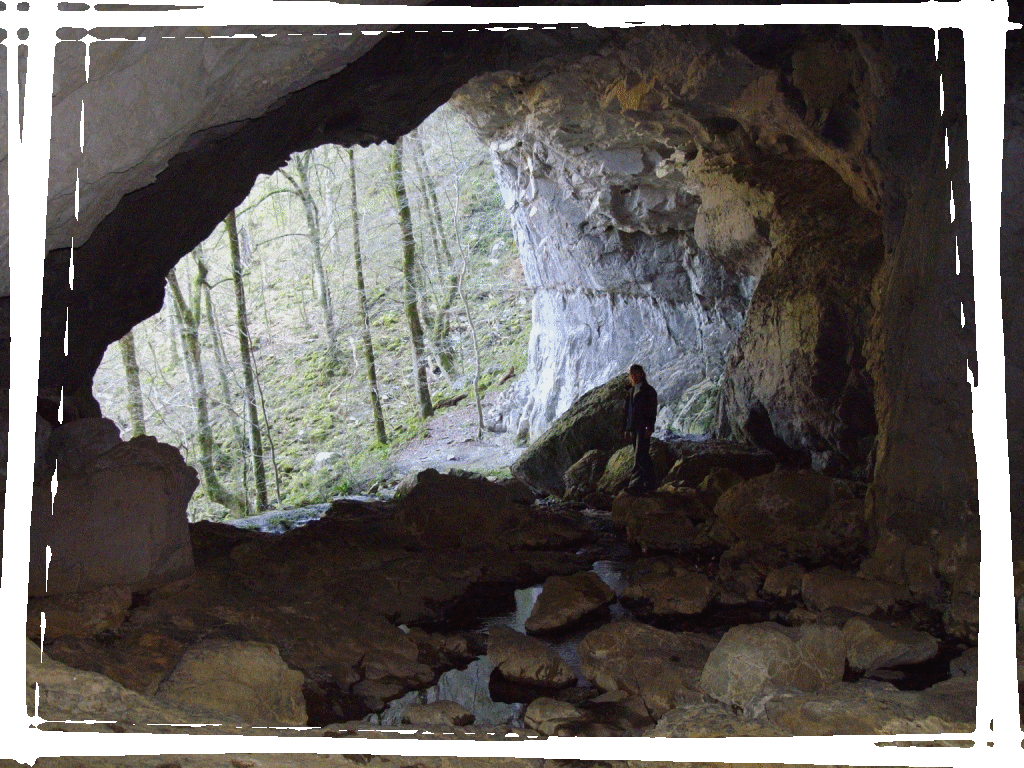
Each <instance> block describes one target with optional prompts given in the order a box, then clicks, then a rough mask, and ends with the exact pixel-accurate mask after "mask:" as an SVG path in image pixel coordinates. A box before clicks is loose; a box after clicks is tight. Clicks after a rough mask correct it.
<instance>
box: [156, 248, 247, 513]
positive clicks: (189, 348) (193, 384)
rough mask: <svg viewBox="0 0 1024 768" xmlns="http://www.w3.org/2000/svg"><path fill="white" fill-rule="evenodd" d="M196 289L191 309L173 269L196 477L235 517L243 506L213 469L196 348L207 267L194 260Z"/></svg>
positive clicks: (171, 276)
mask: <svg viewBox="0 0 1024 768" xmlns="http://www.w3.org/2000/svg"><path fill="white" fill-rule="evenodd" d="M196 266H197V267H198V271H197V274H196V285H195V290H194V292H193V295H192V306H189V304H188V302H187V301H186V300H185V296H184V295H183V294H182V292H181V288H180V287H179V286H178V279H177V276H176V275H175V272H174V269H173V268H172V269H171V271H170V272H169V273H168V274H167V286H168V288H170V290H171V296H172V298H173V299H174V306H175V310H176V311H177V313H178V324H179V327H180V329H181V346H182V351H183V353H184V354H183V357H184V359H185V368H186V370H187V372H188V381H189V387H190V389H191V390H192V400H193V402H194V403H195V406H196V411H195V413H196V431H197V432H198V438H199V474H200V477H202V480H203V488H204V490H205V491H206V496H207V498H209V499H210V501H213V502H215V503H217V504H220V505H222V506H224V507H227V508H228V510H229V511H230V512H232V513H234V514H236V515H242V514H244V513H245V504H244V502H243V501H242V500H241V499H239V498H238V497H237V496H236V495H235V494H233V493H231V492H230V491H229V490H227V489H226V488H225V487H224V486H223V485H221V482H220V479H219V478H218V477H217V472H216V470H215V468H214V466H213V445H214V443H213V427H212V426H211V425H210V409H209V394H208V392H207V389H206V380H205V378H204V377H203V364H202V347H201V346H200V344H199V317H200V316H201V314H202V312H201V310H202V300H203V299H202V296H203V294H202V291H201V290H200V286H201V285H202V283H203V281H204V280H205V279H206V265H205V264H204V263H203V261H202V259H201V258H199V257H198V256H197V258H196Z"/></svg>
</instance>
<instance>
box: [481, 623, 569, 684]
mask: <svg viewBox="0 0 1024 768" xmlns="http://www.w3.org/2000/svg"><path fill="white" fill-rule="evenodd" d="M487 658H489V659H490V661H491V663H492V664H493V665H494V668H495V669H496V670H498V672H499V673H500V674H501V675H502V676H503V677H504V678H505V679H506V680H509V681H511V682H514V683H523V684H526V685H533V686H537V687H539V688H565V687H567V686H570V685H574V684H575V683H576V673H575V672H573V671H572V669H571V668H570V667H569V665H568V664H566V663H565V661H563V660H562V657H561V656H559V655H558V654H557V653H555V652H554V651H553V650H552V649H551V648H550V647H549V646H548V645H547V644H546V643H544V642H542V641H540V640H537V639H535V638H532V637H527V636H526V635H524V634H522V633H520V632H516V631H515V630H512V629H509V628H507V627H495V628H494V629H492V630H491V631H490V634H489V637H488V641H487Z"/></svg>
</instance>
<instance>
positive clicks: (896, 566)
mask: <svg viewBox="0 0 1024 768" xmlns="http://www.w3.org/2000/svg"><path fill="white" fill-rule="evenodd" d="M936 559H937V554H936V553H935V552H934V551H933V550H932V549H931V548H930V547H925V546H922V545H914V544H911V543H910V541H909V540H908V539H907V537H906V536H904V535H902V534H899V533H896V532H894V531H891V530H889V529H884V530H882V531H881V532H880V533H879V535H878V541H877V542H876V543H875V549H874V551H873V552H872V554H871V556H870V557H868V558H866V559H865V560H864V561H863V562H862V563H861V567H860V571H859V572H858V575H859V576H862V577H864V578H866V579H878V580H880V581H887V582H889V583H891V584H894V585H896V586H897V587H900V588H903V589H906V590H907V591H909V592H910V594H911V595H915V596H925V597H928V596H935V595H937V594H938V593H939V592H940V590H941V586H942V585H941V582H940V581H939V578H938V576H937V575H936V569H937V562H936Z"/></svg>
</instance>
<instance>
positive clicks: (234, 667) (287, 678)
mask: <svg viewBox="0 0 1024 768" xmlns="http://www.w3.org/2000/svg"><path fill="white" fill-rule="evenodd" d="M304 680H305V678H304V676H303V674H302V673H301V672H299V671H297V670H294V669H291V668H290V667H289V666H288V665H287V664H285V663H284V661H283V660H282V659H281V654H280V652H279V651H278V649H277V648H276V647H275V646H273V645H270V644H269V643H256V642H236V641H230V640H207V641H203V642H201V643H199V644H197V645H194V646H192V647H191V648H189V649H188V650H187V651H186V652H185V655H184V656H182V658H181V661H179V662H178V665H177V666H176V667H175V668H174V671H173V672H171V674H170V676H169V677H168V678H167V679H166V680H165V681H164V682H163V683H162V684H161V685H160V688H159V689H158V690H157V697H158V698H160V699H162V700H163V701H167V702H170V703H173V704H176V705H179V706H183V707H195V708H203V709H207V710H211V711H214V712H218V713H222V714H224V715H226V716H228V717H231V718H237V719H239V720H241V721H243V722H245V723H248V724H250V725H278V726H279V725H305V724H306V705H305V702H304V699H303V696H302V684H303V681H304Z"/></svg>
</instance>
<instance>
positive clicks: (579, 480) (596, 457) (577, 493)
mask: <svg viewBox="0 0 1024 768" xmlns="http://www.w3.org/2000/svg"><path fill="white" fill-rule="evenodd" d="M609 455H610V454H609V453H608V451H602V450H601V449H599V448H595V449H593V450H591V451H587V452H586V453H585V454H583V456H582V457H581V458H580V460H579V461H577V462H576V463H575V464H573V465H572V466H571V467H569V468H568V469H567V470H565V475H564V476H563V478H562V481H563V483H564V485H565V494H564V498H566V499H569V500H574V501H579V500H582V499H583V498H584V497H586V496H587V494H590V493H593V492H594V491H596V490H597V483H598V481H600V479H601V475H603V474H604V468H605V466H606V465H607V464H608V457H609Z"/></svg>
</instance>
